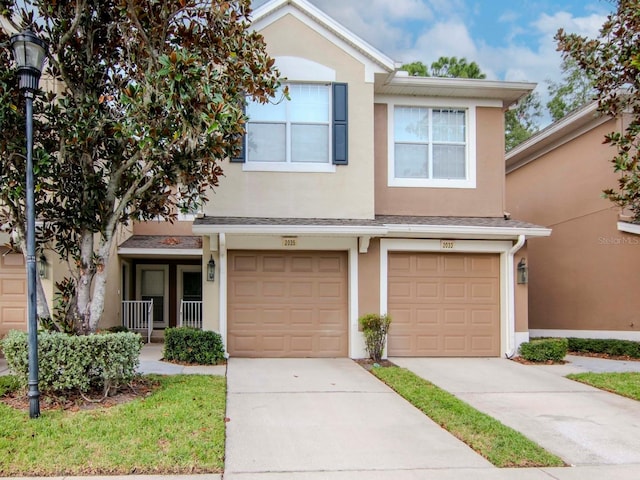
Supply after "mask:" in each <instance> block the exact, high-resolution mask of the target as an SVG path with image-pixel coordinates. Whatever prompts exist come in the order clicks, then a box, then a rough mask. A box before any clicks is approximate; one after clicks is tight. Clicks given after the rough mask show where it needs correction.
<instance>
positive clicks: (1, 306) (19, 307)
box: [0, 247, 27, 336]
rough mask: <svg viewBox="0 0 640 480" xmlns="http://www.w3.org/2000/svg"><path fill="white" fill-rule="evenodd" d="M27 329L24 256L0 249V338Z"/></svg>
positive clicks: (3, 248)
mask: <svg viewBox="0 0 640 480" xmlns="http://www.w3.org/2000/svg"><path fill="white" fill-rule="evenodd" d="M26 329H27V273H26V269H25V261H24V256H23V255H22V254H21V253H10V251H9V250H8V249H7V248H5V247H0V336H3V335H4V334H5V333H7V332H8V331H9V330H26Z"/></svg>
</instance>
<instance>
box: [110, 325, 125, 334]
mask: <svg viewBox="0 0 640 480" xmlns="http://www.w3.org/2000/svg"><path fill="white" fill-rule="evenodd" d="M106 331H107V332H109V333H121V332H128V331H129V329H128V328H127V327H125V326H124V325H114V326H113V327H109V328H107V330H106Z"/></svg>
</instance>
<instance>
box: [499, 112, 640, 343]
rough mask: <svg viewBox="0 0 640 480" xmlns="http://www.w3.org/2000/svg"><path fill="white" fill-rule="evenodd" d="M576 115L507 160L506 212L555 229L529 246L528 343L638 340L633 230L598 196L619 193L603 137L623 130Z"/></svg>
mask: <svg viewBox="0 0 640 480" xmlns="http://www.w3.org/2000/svg"><path fill="white" fill-rule="evenodd" d="M596 109H597V102H593V103H591V104H589V105H586V106H585V107H583V108H581V109H579V110H576V111H574V112H572V113H570V114H569V115H567V116H566V117H565V118H563V119H561V120H559V121H557V122H555V123H554V124H552V125H551V126H549V127H548V128H546V129H545V130H543V131H541V132H540V133H538V134H536V135H534V136H533V137H531V138H530V139H528V140H527V141H525V142H524V143H522V144H521V145H519V146H518V147H516V148H514V149H513V150H511V151H510V152H508V153H507V156H506V165H507V209H508V210H509V211H510V212H511V213H512V214H513V215H514V216H517V217H518V218H522V219H524V220H527V221H530V222H535V223H537V224H540V225H544V226H546V227H549V228H552V229H553V234H552V235H551V237H550V238H548V239H544V240H537V239H534V240H532V241H531V242H529V244H528V249H527V253H528V257H529V263H530V265H531V266H530V271H529V329H530V333H531V335H532V336H562V337H564V336H574V337H586V338H623V339H632V340H640V295H637V294H635V293H634V292H635V291H636V290H637V287H638V282H639V279H640V277H639V275H638V272H640V236H639V234H640V226H638V225H632V224H629V223H626V222H621V221H620V215H619V213H620V209H619V208H618V207H616V206H615V205H614V204H612V203H611V202H610V201H609V200H607V199H605V198H603V196H602V191H603V190H604V189H606V188H616V187H617V178H618V176H617V174H616V173H614V171H613V165H612V164H611V163H610V160H611V159H612V158H613V156H614V155H615V149H613V148H611V147H610V146H609V145H607V144H603V140H604V136H605V134H607V133H610V132H613V131H621V121H620V120H617V119H612V118H609V117H603V116H599V115H597V111H596Z"/></svg>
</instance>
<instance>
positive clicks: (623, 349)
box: [567, 337, 640, 358]
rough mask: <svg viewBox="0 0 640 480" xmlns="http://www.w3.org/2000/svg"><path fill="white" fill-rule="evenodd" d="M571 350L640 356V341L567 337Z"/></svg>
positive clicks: (632, 356)
mask: <svg viewBox="0 0 640 480" xmlns="http://www.w3.org/2000/svg"><path fill="white" fill-rule="evenodd" d="M567 340H568V341H569V351H570V352H582V353H604V354H607V355H619V356H623V357H631V358H640V342H634V341H631V340H615V339H600V338H573V337H571V338H567Z"/></svg>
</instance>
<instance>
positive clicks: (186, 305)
mask: <svg viewBox="0 0 640 480" xmlns="http://www.w3.org/2000/svg"><path fill="white" fill-rule="evenodd" d="M178 321H179V324H178V326H179V327H192V328H198V329H200V330H202V301H190V300H180V319H179V320H178Z"/></svg>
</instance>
